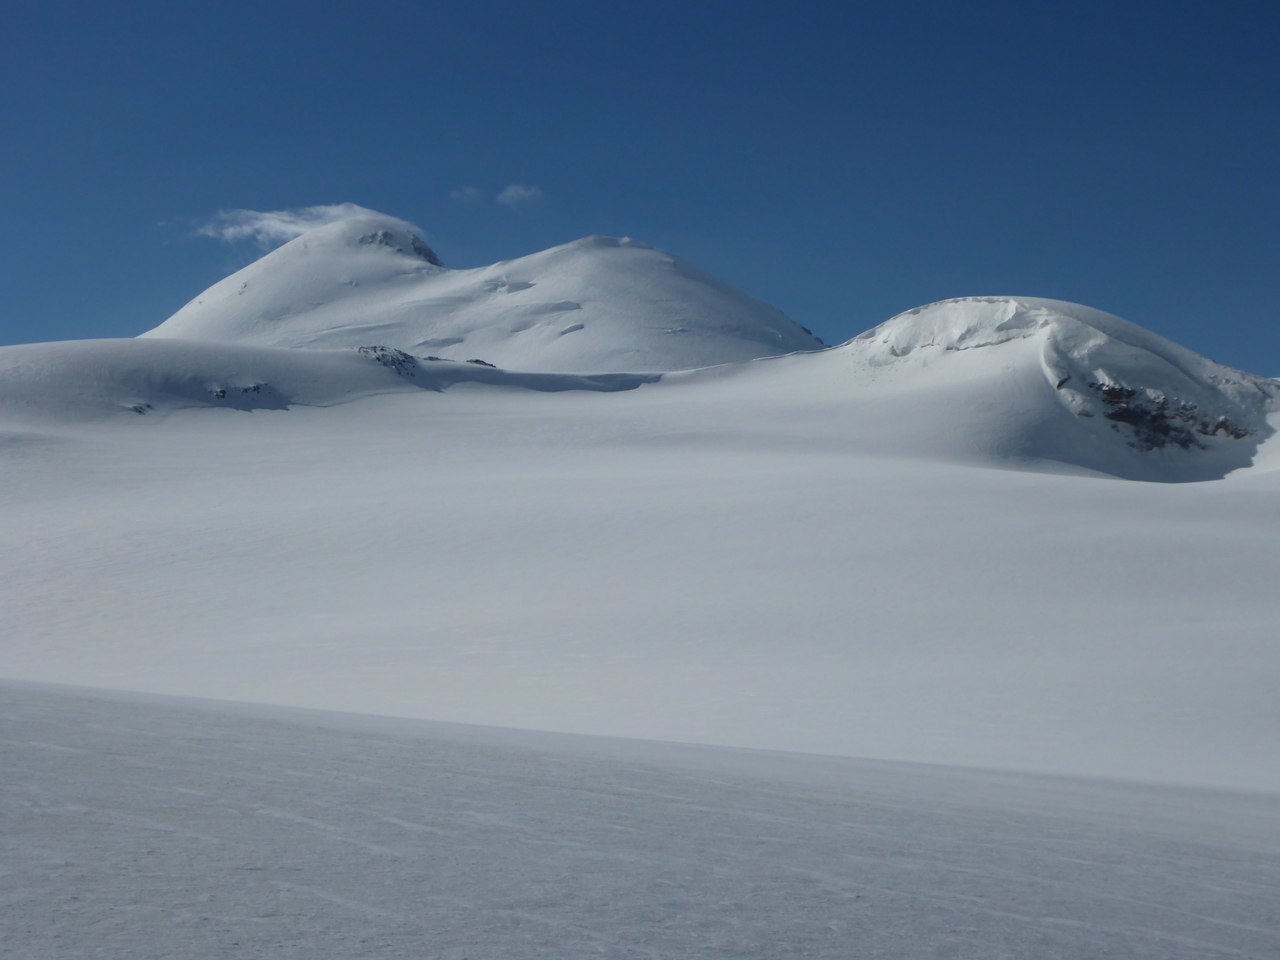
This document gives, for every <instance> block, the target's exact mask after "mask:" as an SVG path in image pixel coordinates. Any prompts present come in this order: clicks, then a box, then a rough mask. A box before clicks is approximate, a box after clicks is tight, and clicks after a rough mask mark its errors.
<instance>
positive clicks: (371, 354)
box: [356, 346, 435, 377]
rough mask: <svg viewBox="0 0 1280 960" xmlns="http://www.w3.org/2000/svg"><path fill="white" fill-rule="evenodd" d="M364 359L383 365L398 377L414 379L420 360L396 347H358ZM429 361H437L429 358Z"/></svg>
mask: <svg viewBox="0 0 1280 960" xmlns="http://www.w3.org/2000/svg"><path fill="white" fill-rule="evenodd" d="M356 349H357V350H358V351H359V353H360V355H361V356H362V357H368V358H369V359H370V360H373V361H376V362H377V363H380V364H382V365H383V366H384V367H386V368H387V369H388V370H392V371H394V372H395V373H396V375H397V376H401V377H412V376H414V375H415V374H416V373H417V370H418V359H417V357H415V356H413V355H412V354H408V353H405V352H404V351H403V350H397V349H396V348H395V347H383V346H373V347H357V348H356ZM427 359H429V360H431V359H435V358H434V357H428V358H427Z"/></svg>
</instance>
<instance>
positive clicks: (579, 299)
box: [143, 214, 822, 373]
mask: <svg viewBox="0 0 1280 960" xmlns="http://www.w3.org/2000/svg"><path fill="white" fill-rule="evenodd" d="M143 336H144V337H153V338H177V339H193V340H210V341H219V342H227V343H235V344H257V345H263V346H280V347H295V348H296V347H307V348H317V347H319V348H334V347H358V346H364V345H366V344H371V343H379V344H386V345H388V346H392V347H396V348H398V349H401V350H405V351H407V352H409V353H412V354H433V355H437V356H440V357H445V358H450V359H455V360H467V359H471V358H473V357H479V358H482V359H485V360H488V361H489V362H491V363H494V364H497V365H498V366H501V367H506V368H509V369H513V370H530V371H551V372H571V373H601V372H619V371H622V372H628V371H641V372H645V371H665V370H683V369H690V368H694V367H705V366H710V365H712V364H718V363H730V362H737V361H743V360H750V359H752V358H755V357H762V356H772V355H776V354H784V353H790V352H793V351H797V350H814V349H818V348H820V347H821V346H822V344H821V342H820V341H818V340H817V339H816V338H814V337H813V336H812V335H811V334H810V333H809V332H808V331H806V330H804V329H803V328H801V327H800V326H799V325H797V324H796V323H794V322H793V321H791V320H790V319H788V318H787V317H786V316H785V315H784V314H783V313H782V312H781V311H779V310H777V309H776V308H774V307H770V306H768V305H766V304H763V303H761V302H759V301H758V300H754V299H752V298H751V297H748V296H746V295H745V294H743V293H740V292H738V291H736V290H734V289H732V288H730V287H728V286H727V285H725V284H724V283H721V282H720V281H718V280H716V279H715V278H714V277H711V276H709V275H707V274H705V273H703V272H702V271H700V270H698V269H697V268H695V267H693V266H691V265H689V264H687V263H684V262H682V261H680V260H679V259H677V258H675V257H673V256H670V255H669V254H666V253H663V252H662V251H660V250H655V249H653V248H651V247H647V246H645V245H643V244H640V243H637V242H635V241H633V240H630V239H612V238H609V237H588V238H585V239H583V240H578V241H576V242H574V243H569V244H565V245H563V246H559V247H555V248H553V249H550V250H545V251H543V252H541V253H536V254H533V255H532V256H527V257H521V258H519V259H516V260H509V261H504V262H502V263H497V264H494V265H492V266H488V267H481V268H477V269H471V270H446V269H444V268H442V267H441V266H440V265H439V260H438V259H437V258H436V257H435V254H434V253H433V252H432V251H431V250H430V249H429V248H427V247H426V246H425V244H422V242H421V240H419V239H418V238H417V237H416V236H415V235H412V234H408V233H406V225H405V224H403V222H402V221H398V220H394V219H392V218H382V219H380V218H379V216H378V215H373V214H370V216H367V217H363V218H357V219H353V220H345V221H341V222H338V223H332V224H327V225H325V226H323V227H318V228H316V229H313V230H311V231H309V232H307V233H305V234H303V235H302V236H300V237H298V238H296V239H295V240H292V241H290V242H289V243H287V244H285V245H284V246H282V247H280V248H279V249H277V250H275V251H273V252H271V253H269V254H267V255H266V256H265V257H263V258H262V259H261V260H258V261H257V262H256V263H253V264H250V265H249V266H248V267H245V268H244V269H243V270H241V271H239V272H238V273H235V274H233V275H232V276H229V277H227V278H226V279H224V280H222V281H220V282H219V283H216V284H214V285H213V286H212V287H210V288H209V289H208V290H206V291H205V292H204V293H202V294H200V295H199V296H198V297H196V298H195V299H194V300H192V301H191V302H190V303H188V304H187V305H186V306H185V307H183V308H182V309H181V310H179V311H178V312H177V313H176V314H174V315H173V316H172V317H170V318H169V319H168V320H166V321H165V322H164V323H162V324H161V325H160V326H158V327H156V328H155V329H154V330H151V331H148V332H147V333H145V334H143Z"/></svg>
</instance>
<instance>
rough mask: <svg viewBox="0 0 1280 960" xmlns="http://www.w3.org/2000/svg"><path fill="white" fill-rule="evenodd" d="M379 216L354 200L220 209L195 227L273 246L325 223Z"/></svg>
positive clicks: (207, 233) (230, 240)
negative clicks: (279, 207)
mask: <svg viewBox="0 0 1280 960" xmlns="http://www.w3.org/2000/svg"><path fill="white" fill-rule="evenodd" d="M381 216H383V214H380V213H378V212H377V211H376V210H370V209H369V208H368V207H362V206H360V205H359V204H355V203H332V204H322V205H320V206H314V207H298V208H296V209H294V210H219V211H218V213H217V214H216V215H215V216H214V217H213V218H212V219H211V220H209V222H208V223H205V224H203V225H201V226H200V227H199V228H197V230H196V233H197V234H198V235H200V236H202V237H214V238H215V239H218V240H224V241H226V242H227V243H234V242H236V241H238V240H252V241H254V242H255V243H257V244H258V245H259V246H262V247H273V246H275V245H277V244H280V243H285V242H286V241H289V240H292V239H293V238H294V237H300V236H302V234H304V233H306V232H307V231H308V230H313V229H315V228H316V227H322V226H324V225H325V224H327V223H337V222H338V221H340V220H353V219H357V218H360V217H381Z"/></svg>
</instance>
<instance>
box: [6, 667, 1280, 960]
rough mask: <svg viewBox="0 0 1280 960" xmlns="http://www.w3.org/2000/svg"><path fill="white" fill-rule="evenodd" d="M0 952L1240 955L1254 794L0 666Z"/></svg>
mask: <svg viewBox="0 0 1280 960" xmlns="http://www.w3.org/2000/svg"><path fill="white" fill-rule="evenodd" d="M0 704H2V707H0V710H2V713H3V719H2V723H3V731H4V738H3V742H0V765H2V767H3V769H4V771H5V776H4V779H3V782H2V785H0V793H2V798H3V799H2V802H0V827H2V829H0V849H3V858H0V934H2V936H3V940H4V942H5V945H6V946H5V950H6V953H7V954H8V955H9V956H14V957H24V958H26V957H31V958H35V957H58V958H64V960H74V958H81V957H100V956H128V957H131V958H136V960H142V958H152V957H154V958H174V957H192V958H196V957H298V958H304V957H305V958H317V957H334V958H337V957H371V956H376V957H384V958H395V957H413V958H419V957H424V956H430V957H439V958H446V960H462V958H468V957H506V958H525V957H547V958H553V957H556V958H559V957H566V956H571V957H593V956H599V957H637V958H650V957H653V958H659V957H673V956H690V957H692V956H697V957H744V958H745V957H760V958H772V957H797V958H802V957H803V958H821V957H832V958H847V957H850V956H867V957H878V958H892V957H902V958H908V957H910V958H917V957H951V958H964V957H973V958H981V960H992V958H1000V957H1009V958H1023V957H1033V956H1035V957H1054V958H1059V960H1069V958H1081V960H1086V958H1087V960H1094V958H1098V957H1124V958H1144V957H1150V958H1161V960H1172V958H1184V957H1185V958H1197V960H1200V958H1211V957H1224V958H1226V957H1231V958H1255V960H1270V958H1272V957H1274V956H1276V955H1277V952H1278V951H1280V926H1277V924H1278V923H1280V811H1278V810H1277V807H1276V804H1275V803H1274V802H1273V799H1272V798H1268V797H1257V796H1249V795H1243V794H1227V793H1219V792H1213V791H1198V790H1190V789H1174V788H1160V787H1141V786H1136V785H1132V784H1120V783H1108V782H1105V781H1084V780H1070V779H1057V778H1049V777H1035V776H1027V775H1012V774H997V773H984V772H981V771H966V770H959V769H953V768H944V767H927V766H911V765H896V764H887V763H879V764H878V763H870V762H858V761H842V760H835V759H829V758H818V757H806V756H800V755H780V754H769V753H757V752H752V751H724V750H715V749H707V748H693V747H679V746H675V745H665V744H653V743H636V742H623V741H610V740H604V739H595V738H575V737H562V736H555V735H539V734H533V733H521V732H516V731H502V730H496V729H482V728H466V727H453V726H448V725H438V724H429V723H418V722H412V721H394V720H379V719H376V718H369V717H357V716H343V715H338V714H324V713H311V712H304V711H298V712H294V711H287V710H281V709H268V708H254V707H248V706H244V705H234V704H213V703H208V702H197V701H193V702H186V701H180V700H166V699H162V698H142V699H138V698H131V697H129V696H127V695H119V694H115V695H107V694H102V693H94V692H90V691H84V690H73V689H70V688H52V687H42V686H29V685H18V684H10V683H5V684H0Z"/></svg>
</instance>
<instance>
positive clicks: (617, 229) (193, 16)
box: [0, 0, 1280, 374]
mask: <svg viewBox="0 0 1280 960" xmlns="http://www.w3.org/2000/svg"><path fill="white" fill-rule="evenodd" d="M1278 48H1280V5H1276V4H1275V3H1274V2H1270V3H1262V2H1248V0H1239V2H1221V3H1209V2H1204V3H1185V2H1178V0H1169V2H1150V3H1126V2H1115V3H1105V4H1104V3H1091V2H1082V3H1081V2H1078V3H1070V4H1068V3H1036V2H1027V0H1024V2H1016V3H1015V2H1007V3H995V2H993V3H983V2H973V3H959V2H952V3H935V2H909V0H908V2H895V3H846V4H835V3H803V2H801V3H791V4H779V3H776V2H773V3H767V4H766V3H754V2H750V0H740V2H695V0H686V2H683V3H667V2H649V3H644V4H614V3H604V2H591V3H587V2H576V0H561V2H556V3H539V2H523V3H514V2H512V3H497V2H486V0H469V2H465V3H460V2H457V0H453V2H450V3H432V2H422V0H419V2H415V3H400V2H395V0H383V2H380V3H378V4H377V5H360V6H359V7H357V5H355V4H342V3H327V2H323V0H311V2H308V3H292V2H273V3H256V4H239V3H219V4H192V5H179V4H163V5H162V4H159V3H156V4H130V3H125V4H122V5H112V6H108V5H102V4H96V3H95V4H88V3H58V2H56V0H54V2H50V3H47V4H42V5H36V4H24V5H22V6H21V7H14V8H12V9H10V11H9V12H8V14H7V16H6V23H5V30H4V31H3V33H2V34H0V130H3V131H4V134H3V136H4V140H5V143H6V147H5V149H4V150H3V151H0V212H2V213H3V224H4V230H3V232H2V236H0V342H4V343H15V342H25V341H36V340H61V339H70V338H81V337H100V336H131V335H133V334H136V333H138V332H141V331H142V330H145V329H147V328H149V327H152V326H154V325H155V324H157V323H159V322H160V321H161V320H163V319H164V318H165V317H167V316H168V315H169V314H170V313H172V312H173V311H174V310H175V309H177V308H178V307H180V306H181V305H182V304H183V303H184V302H186V301H187V300H188V299H190V298H191V297H193V296H194V295H195V294H197V293H199V292H200V291H201V290H202V289H203V288H204V287H206V286H207V285H209V284H210V283H212V282H213V281H215V280H217V279H219V278H220V277H222V276H223V275H225V274H226V273H229V272H231V271H232V270H234V269H237V268H238V267H240V266H243V265H244V264H245V263H247V262H249V261H250V260H251V259H252V258H253V257H254V256H255V255H256V253H257V251H256V250H255V248H254V247H253V246H252V245H250V244H247V243H241V244H239V245H226V244H223V243H220V242H219V241H216V240H213V239H209V238H207V237H200V236H198V235H197V231H198V228H199V227H200V226H201V225H202V224H204V223H206V222H208V220H209V219H210V218H211V217H213V216H214V215H215V214H216V213H217V212H218V211H219V210H222V209H231V208H247V209H255V210H281V209H290V208H295V207H304V206H309V205H315V204H330V203H341V202H353V203H357V204H361V205H363V206H367V207H372V208H374V209H379V210H383V211H385V212H387V213H390V214H394V215H396V216H399V217H402V218H404V219H407V220H411V221H413V222H415V223H417V224H419V225H420V226H421V227H422V228H423V229H424V231H425V233H426V235H427V239H428V241H429V242H430V243H431V244H432V245H433V246H434V247H435V248H436V250H437V251H438V252H439V253H440V255H441V257H442V258H443V259H444V260H445V262H446V263H448V264H450V265H454V266H475V265H479V264H482V263H489V262H493V261H495V260H498V259H501V258H504V257H510V256H518V255H521V254H525V253H531V252H533V251H535V250H539V249H542V248H545V247H547V246H551V245H553V244H556V243H562V242H565V241H568V240H571V239H574V238H576V237H579V236H583V235H586V234H590V233H606V234H614V235H630V236H634V237H636V238H638V239H641V240H643V241H645V242H648V243H651V244H654V245H656V246H659V247H663V248H665V249H668V250H670V251H671V252H673V253H677V254H680V255H682V256H684V257H686V258H688V259H690V260H692V261H693V262H694V263H696V264H698V265H699V266H701V267H703V268H704V269H707V270H709V271H711V272H712V273H715V274H717V275H719V276H720V277H722V278H723V279H725V280H726V281H728V282H730V283H732V284H734V285H735V286H738V287H740V288H742V289H743V290H746V291H747V292H749V293H751V294H753V295H755V296H757V297H760V298H761V299H764V300H767V301H769V302H771V303H775V304H777V305H778V306H780V307H782V308H783V309H784V310H786V311H787V312H788V313H789V314H790V315H791V316H792V317H794V318H795V319H796V320H798V321H800V322H802V323H804V324H805V325H807V326H809V327H811V328H812V329H814V330H815V332H817V333H818V334H819V335H821V336H822V337H823V338H824V339H826V340H827V341H828V342H838V341H841V340H844V339H847V338H848V337H850V336H853V335H854V334H856V333H858V332H860V331H861V330H864V329H866V328H867V327H869V326H872V325H874V324H875V323H878V322H879V321H881V320H883V319H886V318H887V317H889V316H891V315H892V314H894V313H897V312H899V311H901V310H904V309H909V308H911V307H913V306H916V305H919V304H921V303H925V302H928V301H932V300H937V299H942V298H945V297H950V296H960V295H966V294H992V293H1018V294H1026V295H1036V296H1047V297H1057V298H1061V299H1067V300H1075V301H1079V302H1082V303H1087V304H1089V305H1091V306H1095V307H1098V308H1101V309H1104V310H1109V311H1111V312H1113V313H1118V314H1120V315H1121V316H1124V317H1127V318H1128V319H1130V320H1133V321H1135V322H1137V323H1141V324H1143V325H1144V326H1147V327H1150V328H1152V329H1154V330H1156V331H1157V332H1159V333H1162V334H1164V335H1165V336H1168V337H1171V338H1173V339H1175V340H1178V341H1179V342H1182V343H1184V344H1186V345H1187V346H1190V347H1192V348H1193V349H1196V350H1199V351H1200V352H1203V353H1206V354H1208V355H1210V356H1212V357H1213V358H1214V359H1218V360H1221V361H1224V362H1227V363H1230V364H1234V365H1237V366H1242V367H1245V368H1247V369H1250V370H1254V371H1256V372H1261V373H1270V374H1280V316H1277V305H1280V177H1278V176H1277V171H1278V170H1280V162H1278V161H1277V158H1278V157H1280V57H1277V55H1276V50H1277V49H1278ZM511 187H513V188H517V189H515V190H512V191H509V192H508V195H507V199H508V200H510V201H512V202H509V203H500V202H498V201H497V199H496V198H497V197H498V195H499V194H500V193H501V192H502V191H504V190H507V188H511ZM535 188H536V189H535Z"/></svg>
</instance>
